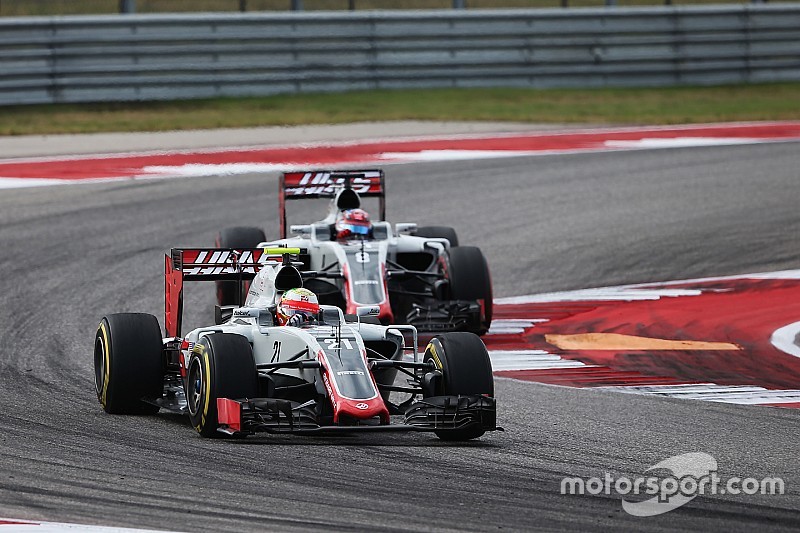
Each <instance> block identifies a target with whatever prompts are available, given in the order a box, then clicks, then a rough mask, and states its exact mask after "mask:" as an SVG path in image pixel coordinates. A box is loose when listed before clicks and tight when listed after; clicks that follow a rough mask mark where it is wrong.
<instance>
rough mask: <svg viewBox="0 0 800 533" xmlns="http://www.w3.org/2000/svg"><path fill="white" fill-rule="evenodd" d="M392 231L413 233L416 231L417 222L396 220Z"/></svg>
mask: <svg viewBox="0 0 800 533" xmlns="http://www.w3.org/2000/svg"><path fill="white" fill-rule="evenodd" d="M394 232H395V233H396V234H398V235H414V234H415V233H416V232H417V224H416V223H414V222H398V223H397V224H395V226H394Z"/></svg>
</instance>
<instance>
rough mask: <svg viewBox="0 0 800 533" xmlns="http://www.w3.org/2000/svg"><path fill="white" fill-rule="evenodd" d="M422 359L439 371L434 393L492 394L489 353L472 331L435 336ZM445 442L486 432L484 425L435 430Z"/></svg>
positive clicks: (461, 394) (478, 435) (438, 394)
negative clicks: (439, 376)
mask: <svg viewBox="0 0 800 533" xmlns="http://www.w3.org/2000/svg"><path fill="white" fill-rule="evenodd" d="M423 361H425V362H428V361H432V362H433V364H434V366H435V367H436V368H437V369H438V370H439V371H440V372H441V374H442V377H441V378H440V379H438V380H437V383H436V387H435V389H434V391H433V395H434V396H472V395H488V396H492V397H493V396H494V377H493V375H492V362H491V360H490V359H489V352H488V351H487V350H486V346H485V345H484V344H483V341H482V340H481V339H480V337H478V336H477V335H475V334H474V333H467V332H454V333H443V334H441V335H437V336H436V337H434V338H433V339H431V341H430V342H429V343H428V346H427V348H425V356H424V357H423ZM435 433H436V435H437V436H438V437H439V438H440V439H442V440H446V441H460V440H469V439H474V438H477V437H480V436H481V435H483V434H484V433H485V430H484V429H483V428H480V427H478V428H470V429H464V430H450V431H436V432H435Z"/></svg>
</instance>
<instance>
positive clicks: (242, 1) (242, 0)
mask: <svg viewBox="0 0 800 533" xmlns="http://www.w3.org/2000/svg"><path fill="white" fill-rule="evenodd" d="M239 11H241V12H242V13H244V12H245V11H247V0H239Z"/></svg>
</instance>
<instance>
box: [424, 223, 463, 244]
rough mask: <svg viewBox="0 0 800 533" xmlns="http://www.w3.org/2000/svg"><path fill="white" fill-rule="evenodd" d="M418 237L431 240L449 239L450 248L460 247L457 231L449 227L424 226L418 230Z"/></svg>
mask: <svg viewBox="0 0 800 533" xmlns="http://www.w3.org/2000/svg"><path fill="white" fill-rule="evenodd" d="M416 235H417V237H428V238H429V239H447V240H448V241H450V248H455V247H456V246H458V235H457V234H456V230H454V229H453V228H451V227H449V226H423V227H421V228H417V233H416Z"/></svg>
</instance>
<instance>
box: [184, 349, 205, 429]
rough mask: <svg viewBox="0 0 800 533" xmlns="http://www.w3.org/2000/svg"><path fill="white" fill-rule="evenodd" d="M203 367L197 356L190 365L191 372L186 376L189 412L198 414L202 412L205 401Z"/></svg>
mask: <svg viewBox="0 0 800 533" xmlns="http://www.w3.org/2000/svg"><path fill="white" fill-rule="evenodd" d="M204 385H205V383H203V369H202V368H201V366H200V359H199V358H197V357H195V358H193V359H192V362H191V363H190V365H189V374H188V375H187V377H186V388H187V389H189V390H187V391H186V393H187V396H188V402H187V403H188V407H189V413H191V414H192V415H196V414H197V413H199V412H200V407H201V406H202V403H203V389H204Z"/></svg>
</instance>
